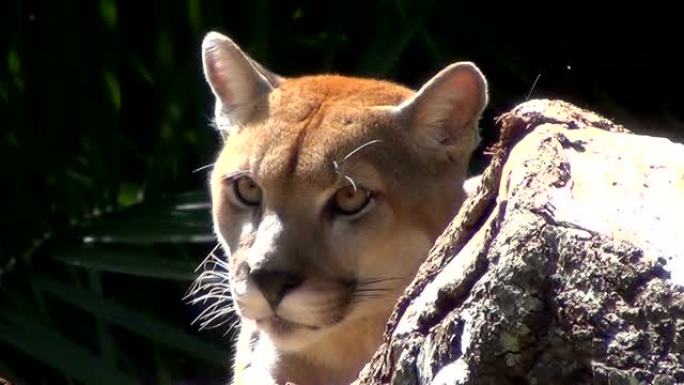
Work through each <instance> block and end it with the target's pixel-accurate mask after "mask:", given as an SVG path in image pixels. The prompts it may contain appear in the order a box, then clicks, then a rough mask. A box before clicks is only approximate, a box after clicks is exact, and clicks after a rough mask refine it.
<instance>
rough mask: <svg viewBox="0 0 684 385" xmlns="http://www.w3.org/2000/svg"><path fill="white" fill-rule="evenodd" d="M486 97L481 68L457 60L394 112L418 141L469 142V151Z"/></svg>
mask: <svg viewBox="0 0 684 385" xmlns="http://www.w3.org/2000/svg"><path fill="white" fill-rule="evenodd" d="M487 99H488V97H487V81H486V79H485V77H484V76H483V75H482V72H480V70H479V69H478V68H477V66H476V65H475V64H473V63H470V62H460V63H454V64H451V65H449V66H447V67H446V68H444V69H443V70H442V71H440V72H439V73H437V75H435V76H434V77H432V79H430V80H429V81H427V82H426V83H425V84H424V85H423V86H422V87H421V88H420V89H419V90H418V91H417V92H416V93H415V94H414V95H413V96H412V97H411V98H409V99H408V100H406V101H405V102H404V103H402V104H401V105H399V106H398V107H397V110H396V112H395V113H397V114H399V115H400V116H401V118H402V120H403V121H404V122H406V124H408V126H409V129H410V130H412V131H413V132H414V133H415V135H417V136H418V139H419V140H420V141H421V142H426V143H428V144H430V145H431V146H445V145H446V146H459V147H461V145H462V144H465V143H471V142H472V148H471V149H470V150H471V151H472V149H474V147H475V146H476V145H477V141H478V140H479V135H478V128H477V123H478V121H479V119H480V116H481V114H482V111H483V110H484V108H485V106H486V105H487ZM468 155H469V154H468Z"/></svg>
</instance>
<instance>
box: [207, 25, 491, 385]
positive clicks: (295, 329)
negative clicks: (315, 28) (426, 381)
mask: <svg viewBox="0 0 684 385" xmlns="http://www.w3.org/2000/svg"><path fill="white" fill-rule="evenodd" d="M221 39H227V38H225V37H223V36H221V35H218V34H215V33H212V34H210V35H209V36H207V39H206V40H205V72H206V73H207V78H208V79H209V82H210V84H211V85H212V89H213V90H214V93H215V94H216V95H217V98H218V104H217V120H218V121H225V122H227V123H225V125H226V127H223V128H224V129H225V130H226V131H227V139H226V141H225V144H224V147H223V149H222V151H221V153H220V155H219V157H218V159H217V161H216V163H215V165H214V170H213V172H212V176H211V193H212V203H213V218H214V223H215V229H216V234H217V236H218V238H219V240H220V241H221V244H222V246H223V248H224V249H225V250H226V254H227V255H229V259H228V262H229V265H230V272H229V273H230V277H231V290H232V295H233V300H234V302H235V305H236V308H237V311H238V314H239V315H240V317H241V324H240V328H241V331H240V336H239V338H238V342H237V353H236V358H235V368H234V380H233V383H234V384H245V385H246V384H250V385H251V384H275V383H277V384H285V383H286V382H292V383H295V384H298V385H324V384H325V385H336V384H339V385H342V384H349V383H351V382H352V381H353V380H354V379H355V378H356V376H357V374H358V372H359V371H360V369H361V368H362V367H363V365H364V364H365V363H366V362H367V361H368V360H369V358H370V357H371V355H372V353H373V352H374V351H375V350H376V349H377V347H378V344H379V342H380V338H381V335H382V332H383V330H384V325H385V322H386V320H387V318H388V316H389V313H390V312H391V310H392V307H393V305H394V302H395V301H396V299H397V297H398V296H399V295H400V293H401V292H402V290H403V289H404V288H405V287H406V285H407V284H408V283H409V282H410V281H411V279H412V278H413V275H414V274H415V272H416V270H417V268H418V266H419V265H420V263H421V262H422V260H423V259H424V257H425V255H426V253H427V251H428V249H429V248H430V246H431V244H432V242H433V241H434V239H435V238H436V237H437V236H438V235H439V233H440V232H441V231H442V229H443V228H444V226H445V225H446V224H447V222H448V221H449V220H450V218H451V217H452V216H453V214H454V213H455V212H456V210H457V209H458V207H459V206H460V204H461V202H462V201H463V199H464V196H465V193H464V191H463V187H462V185H463V182H464V180H465V176H466V167H467V165H468V160H469V157H470V154H471V152H472V150H473V149H474V147H475V146H476V144H477V131H476V124H477V119H478V118H479V114H480V113H481V110H482V108H483V107H484V103H486V84H485V83H484V79H482V82H481V84H480V83H477V81H479V79H475V78H472V79H475V80H472V81H471V78H470V77H469V76H471V75H469V73H465V72H463V73H461V72H458V71H470V69H468V68H470V67H468V68H465V67H463V66H462V67H459V68H456V69H455V70H452V72H454V73H455V74H456V75H451V74H450V73H446V75H444V76H447V75H448V76H449V78H447V80H441V79H440V78H438V77H436V78H435V79H437V80H434V79H433V81H435V82H441V83H439V84H438V85H440V87H442V84H443V87H447V88H448V87H450V83H449V82H452V83H453V82H455V83H454V84H455V86H454V87H455V88H454V90H455V91H453V92H461V93H464V94H467V93H473V92H476V93H477V95H475V96H473V97H471V96H470V95H469V94H467V95H465V96H466V97H467V98H468V99H467V101H468V102H467V103H461V102H459V103H461V104H458V106H457V107H455V108H453V109H449V112H448V113H447V114H446V115H449V117H445V118H444V119H433V118H434V114H430V111H431V110H430V108H432V107H431V106H432V105H439V108H447V109H448V107H449V103H453V101H452V100H451V99H449V98H450V96H449V97H447V96H443V95H442V94H444V93H447V94H448V93H449V92H452V90H450V89H449V90H446V91H444V90H440V89H438V88H436V87H428V88H426V90H425V91H423V90H421V93H418V94H415V93H414V91H412V90H409V89H407V88H405V87H402V86H399V85H396V84H394V83H390V82H386V81H379V80H370V79H359V78H351V77H343V76H336V75H321V76H305V77H300V78H292V79H282V78H279V77H277V76H276V75H273V74H270V73H265V71H266V70H264V69H263V68H261V67H260V66H257V65H256V64H254V63H253V61H251V59H249V60H247V61H241V62H238V64H237V65H238V66H240V65H245V66H246V67H245V68H247V69H246V70H245V71H248V70H250V69H251V68H253V69H254V70H255V71H257V73H262V74H264V76H263V77H259V76H256V77H253V78H254V79H256V80H255V81H254V82H256V83H258V84H256V85H255V86H254V87H252V88H249V92H248V94H249V95H250V99H249V100H248V101H247V102H245V101H240V104H239V105H237V104H236V106H231V103H233V102H234V101H235V100H236V99H239V98H240V97H241V95H243V94H244V93H241V92H243V91H242V89H235V88H231V84H237V83H231V82H229V81H225V82H224V77H223V76H224V73H216V72H215V71H217V70H216V68H218V69H223V67H224V66H225V67H226V68H227V67H229V65H230V64H233V62H232V61H229V62H228V63H227V64H225V65H224V64H223V63H221V62H219V63H215V62H211V60H214V56H215V57H220V52H218V51H216V50H218V49H221V48H220V45H221V44H233V45H234V43H232V41H230V40H221ZM210 40H211V41H210ZM233 45H228V46H227V47H228V48H226V49H228V50H233V49H237V50H239V48H235V47H237V46H233ZM231 52H232V53H231V55H232V54H234V52H233V51H231ZM236 52H238V53H241V51H236ZM214 54H215V55H214ZM211 55H214V56H211ZM229 59H230V60H233V59H232V57H231V58H229ZM240 60H242V59H240ZM245 63H252V64H253V67H250V66H249V65H248V64H245ZM212 66H213V67H212ZM464 68H465V69H464ZM473 68H475V67H473ZM212 71H214V72H212ZM475 71H477V70H476V69H475ZM477 74H479V72H477ZM477 74H475V75H477ZM475 75H472V76H475ZM226 76H227V77H228V78H230V73H227V75H226ZM458 76H462V77H463V78H458ZM479 76H480V78H481V75H479ZM217 79H218V80H217ZM240 84H242V83H240ZM245 84H247V85H245V86H243V85H241V86H240V87H250V83H249V82H247V83H245ZM221 87H225V89H224V90H222V89H221ZM478 87H479V88H478ZM469 88H472V90H471V89H469ZM434 90H436V91H434ZM224 91H225V92H224ZM430 92H432V93H435V92H437V93H439V95H437V96H432V95H430ZM453 92H452V93H453ZM422 93H425V95H427V96H425V98H428V97H429V98H432V99H429V100H428V102H430V103H426V102H423V101H421V98H422V96H421V94H422ZM254 95H257V96H254ZM445 95H446V94H445ZM483 95H484V96H483ZM457 96H458V95H457ZM255 98H256V99H255ZM435 98H441V99H435ZM414 99H415V100H416V101H414ZM433 99H435V100H433ZM470 99H472V100H474V102H472V103H471V104H473V105H470V104H469V103H470V102H469V101H470ZM459 100H460V99H459ZM478 103H479V104H478ZM475 104H477V105H475ZM443 106H446V107H443ZM238 108H239V109H240V114H239V116H236V115H235V114H234V113H233V112H232V111H235V110H236V109H238ZM435 108H437V107H435ZM231 114H233V116H231ZM426 114H427V115H429V116H428V117H425V116H423V115H426ZM454 114H459V115H458V117H462V116H463V119H462V120H463V122H464V123H459V126H458V127H451V126H450V125H453V123H450V122H454V121H458V117H457V118H454V117H453V116H452V115H454ZM468 114H469V115H468ZM466 115H467V116H466ZM224 118H225V119H224ZM222 119H224V120H222ZM355 150H358V151H356V152H355ZM350 154H352V155H350ZM238 172H240V173H242V174H245V175H249V177H250V178H252V179H253V180H254V181H255V183H256V184H257V185H258V186H259V187H260V188H261V191H262V192H263V198H262V203H261V204H260V206H259V207H258V208H255V209H253V210H245V208H244V207H240V206H239V205H236V204H235V198H234V197H232V196H231V194H234V193H233V192H232V190H231V189H232V188H233V185H232V183H233V182H234V180H235V178H234V175H235V174H236V173H238ZM352 181H353V182H352ZM350 183H353V184H354V185H355V186H358V188H362V189H366V190H368V191H370V192H372V196H373V198H372V203H371V204H372V206H369V207H370V208H369V209H368V210H367V212H365V213H364V214H363V215H362V216H360V217H358V218H353V219H350V218H347V217H345V216H344V215H339V214H338V213H337V212H334V211H331V209H330V200H331V197H333V196H334V194H335V193H336V191H338V190H339V189H340V188H343V187H345V186H347V185H349V184H350ZM258 268H266V269H268V270H269V271H288V272H294V273H296V274H299V275H301V276H302V277H303V278H304V280H303V282H302V283H301V285H300V286H298V287H296V288H295V289H293V290H292V291H291V292H288V294H286V295H285V296H284V297H283V298H282V302H280V304H279V305H277V307H275V308H273V307H272V306H271V307H269V304H268V303H267V302H266V301H265V299H264V296H263V293H262V292H260V290H259V287H257V286H255V284H254V282H253V281H252V277H251V275H250V274H251V272H253V271H255V270H256V269H258ZM362 282H372V284H371V285H370V286H369V287H370V288H371V289H374V290H376V289H377V290H378V291H369V292H368V293H369V294H376V295H377V296H373V297H358V298H357V297H355V293H356V292H355V291H354V290H355V289H357V288H358V285H360V284H361V283H362ZM380 289H381V290H380ZM274 316H277V317H279V318H278V319H279V320H278V319H276V318H273V317H274ZM283 320H285V321H283ZM302 325H307V326H302Z"/></svg>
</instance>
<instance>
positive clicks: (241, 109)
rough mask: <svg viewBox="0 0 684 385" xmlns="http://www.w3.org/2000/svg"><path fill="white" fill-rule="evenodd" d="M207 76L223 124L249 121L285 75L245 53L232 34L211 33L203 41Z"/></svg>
mask: <svg viewBox="0 0 684 385" xmlns="http://www.w3.org/2000/svg"><path fill="white" fill-rule="evenodd" d="M202 65H203V68H204V76H205V78H206V80H207V83H209V86H210V87H211V91H212V92H213V94H214V96H216V120H217V123H219V126H221V125H222V124H221V123H223V122H222V121H223V120H228V121H227V122H225V123H226V125H228V126H233V125H240V124H246V123H248V122H249V120H250V119H251V118H252V117H253V114H254V112H255V111H256V110H258V109H259V107H260V106H262V105H263V104H264V103H265V102H266V100H267V96H268V94H269V93H270V92H271V91H272V90H273V89H275V88H276V87H278V84H279V83H280V81H281V78H280V77H279V76H278V75H275V74H273V73H272V72H270V71H268V70H267V69H265V68H264V67H263V66H262V65H261V64H259V63H258V62H256V61H255V60H254V59H252V58H250V57H249V56H248V55H247V54H245V53H244V52H243V51H242V49H240V47H239V46H238V45H237V44H235V42H234V41H233V40H231V39H230V38H229V37H227V36H225V35H222V34H220V33H218V32H209V33H208V34H207V35H206V36H205V37H204V40H203V42H202Z"/></svg>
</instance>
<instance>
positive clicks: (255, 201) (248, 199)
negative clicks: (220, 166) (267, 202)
mask: <svg viewBox="0 0 684 385" xmlns="http://www.w3.org/2000/svg"><path fill="white" fill-rule="evenodd" d="M233 192H234V193H235V197H236V198H237V199H238V201H240V203H242V204H244V205H246V206H258V205H260V204H261V195H262V192H261V187H259V185H257V184H256V182H254V180H253V179H252V178H250V177H248V176H241V177H239V178H237V179H236V180H234V181H233Z"/></svg>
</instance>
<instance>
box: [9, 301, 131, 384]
mask: <svg viewBox="0 0 684 385" xmlns="http://www.w3.org/2000/svg"><path fill="white" fill-rule="evenodd" d="M0 314H2V315H1V317H2V318H4V319H6V320H7V321H8V322H9V324H0V340H3V341H5V342H6V343H8V344H9V345H11V346H12V347H14V348H15V349H17V350H19V351H22V352H24V353H26V354H28V355H30V356H32V357H34V358H36V359H38V360H39V361H41V362H43V363H44V364H46V365H47V366H50V367H51V368H54V369H56V370H58V371H60V372H62V373H64V374H65V375H67V376H68V377H72V378H74V379H76V380H78V381H80V382H83V383H85V384H97V385H123V384H137V383H138V381H136V380H135V379H133V378H131V377H129V376H128V375H126V374H125V373H123V372H121V371H119V370H117V369H116V368H113V367H111V366H110V365H108V364H107V363H106V362H105V361H103V360H101V359H100V358H99V357H98V356H97V355H96V354H94V353H93V352H91V351H89V350H88V349H86V348H84V347H83V346H80V345H78V344H76V343H74V342H73V341H71V340H69V339H67V338H66V337H64V336H63V335H61V334H60V333H59V332H58V331H56V330H53V329H50V328H48V327H47V326H45V325H43V324H41V323H39V322H37V321H36V320H35V319H32V318H31V317H27V316H26V315H23V314H21V313H16V312H14V311H12V310H10V309H3V310H1V311H0Z"/></svg>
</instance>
